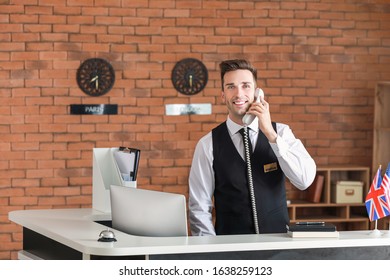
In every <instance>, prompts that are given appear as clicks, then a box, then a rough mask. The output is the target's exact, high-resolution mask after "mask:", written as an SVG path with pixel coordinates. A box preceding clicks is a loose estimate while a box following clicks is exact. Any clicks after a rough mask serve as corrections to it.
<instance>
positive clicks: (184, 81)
mask: <svg viewBox="0 0 390 280" xmlns="http://www.w3.org/2000/svg"><path fill="white" fill-rule="evenodd" d="M171 79H172V83H173V86H174V87H175V89H176V90H177V91H178V92H180V93H182V94H186V95H194V94H197V93H199V92H200V91H202V90H203V89H204V88H205V86H206V84H207V80H208V72H207V68H206V67H205V66H204V64H203V63H202V62H201V61H199V60H197V59H194V58H186V59H183V60H180V61H179V62H177V63H176V65H175V67H174V68H173V70H172V77H171Z"/></svg>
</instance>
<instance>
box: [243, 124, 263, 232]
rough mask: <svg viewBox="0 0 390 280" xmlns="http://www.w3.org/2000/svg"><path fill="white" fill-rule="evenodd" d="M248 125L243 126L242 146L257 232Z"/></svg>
mask: <svg viewBox="0 0 390 280" xmlns="http://www.w3.org/2000/svg"><path fill="white" fill-rule="evenodd" d="M248 130H249V128H248V126H245V127H244V147H245V161H246V169H247V178H248V187H249V195H250V199H251V204H252V213H253V223H254V226H255V232H256V234H259V233H260V231H259V222H258V220H257V208H256V198H255V190H254V186H253V177H252V163H251V153H252V151H250V150H249V149H250V148H249V141H250V139H249V137H248V132H249V131H248Z"/></svg>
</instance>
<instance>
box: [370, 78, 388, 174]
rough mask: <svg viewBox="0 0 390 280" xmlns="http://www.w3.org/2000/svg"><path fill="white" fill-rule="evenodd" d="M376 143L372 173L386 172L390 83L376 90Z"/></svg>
mask: <svg viewBox="0 0 390 280" xmlns="http://www.w3.org/2000/svg"><path fill="white" fill-rule="evenodd" d="M374 106H375V112H374V143H373V154H372V172H373V173H375V172H376V171H377V170H378V167H379V165H382V170H383V171H384V170H386V167H387V164H388V163H389V162H390V145H389V143H390V110H389V108H390V82H380V83H378V84H377V86H376V89H375V105H374Z"/></svg>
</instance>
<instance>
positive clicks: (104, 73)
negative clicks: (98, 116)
mask: <svg viewBox="0 0 390 280" xmlns="http://www.w3.org/2000/svg"><path fill="white" fill-rule="evenodd" d="M76 79H77V84H78V86H79V88H80V89H81V90H82V91H83V92H84V93H86V94H88V95H90V96H101V95H104V94H106V93H107V92H109V91H110V90H111V89H112V87H113V86H114V83H115V71H114V68H113V67H112V65H111V64H110V63H109V62H108V61H106V60H104V59H102V58H89V59H87V60H85V61H84V62H83V63H82V64H81V65H80V67H79V68H78V70H77V73H76Z"/></svg>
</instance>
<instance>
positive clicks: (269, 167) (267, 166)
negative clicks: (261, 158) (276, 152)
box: [264, 162, 278, 173]
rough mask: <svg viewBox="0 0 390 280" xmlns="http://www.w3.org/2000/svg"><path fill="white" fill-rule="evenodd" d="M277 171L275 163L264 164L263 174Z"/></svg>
mask: <svg viewBox="0 0 390 280" xmlns="http://www.w3.org/2000/svg"><path fill="white" fill-rule="evenodd" d="M277 169H278V164H277V163H276V162H273V163H269V164H264V173H267V172H271V171H275V170H277Z"/></svg>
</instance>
